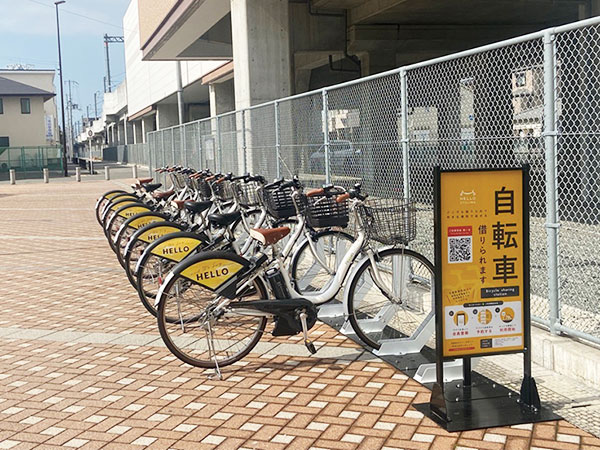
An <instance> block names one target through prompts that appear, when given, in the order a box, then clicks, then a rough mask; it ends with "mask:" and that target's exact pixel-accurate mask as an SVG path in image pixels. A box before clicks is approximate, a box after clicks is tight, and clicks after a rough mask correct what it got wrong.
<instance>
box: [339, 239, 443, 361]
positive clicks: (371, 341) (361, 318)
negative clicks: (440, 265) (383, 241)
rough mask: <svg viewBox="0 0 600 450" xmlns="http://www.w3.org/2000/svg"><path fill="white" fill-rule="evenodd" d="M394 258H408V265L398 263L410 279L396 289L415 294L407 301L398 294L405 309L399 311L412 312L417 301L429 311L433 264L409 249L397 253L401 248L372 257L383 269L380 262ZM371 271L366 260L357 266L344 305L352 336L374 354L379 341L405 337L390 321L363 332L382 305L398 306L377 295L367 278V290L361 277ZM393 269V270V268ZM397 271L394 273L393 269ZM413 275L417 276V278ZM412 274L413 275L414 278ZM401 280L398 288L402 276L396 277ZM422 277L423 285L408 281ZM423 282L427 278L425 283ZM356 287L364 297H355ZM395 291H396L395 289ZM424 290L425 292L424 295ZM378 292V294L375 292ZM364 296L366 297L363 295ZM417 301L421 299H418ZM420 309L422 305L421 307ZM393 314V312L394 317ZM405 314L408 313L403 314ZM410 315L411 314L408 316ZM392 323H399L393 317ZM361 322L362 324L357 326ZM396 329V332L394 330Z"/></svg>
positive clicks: (364, 280) (374, 286) (432, 285)
mask: <svg viewBox="0 0 600 450" xmlns="http://www.w3.org/2000/svg"><path fill="white" fill-rule="evenodd" d="M395 255H398V256H400V257H402V258H408V263H409V264H410V266H409V265H407V264H406V262H407V261H402V264H403V265H402V266H401V267H403V268H404V269H406V268H407V267H409V268H410V271H411V276H410V277H407V279H410V278H411V277H412V279H411V281H410V282H411V285H406V286H400V288H399V289H401V290H402V291H404V290H406V291H413V292H415V298H414V299H410V298H407V297H404V295H403V294H402V293H401V294H400V295H401V299H402V301H403V303H405V306H404V307H403V308H406V309H408V308H415V305H416V304H418V303H419V301H427V302H428V303H429V305H428V307H429V308H431V309H433V301H434V298H433V295H434V293H433V287H434V267H433V264H432V263H431V262H430V261H429V260H428V259H427V258H425V256H423V255H421V254H420V253H417V252H415V251H413V250H409V249H401V248H387V249H383V250H381V251H379V252H378V253H377V255H376V257H377V258H378V261H377V263H378V264H381V265H382V266H383V264H384V263H382V261H383V259H384V258H389V257H390V256H392V257H393V256H395ZM391 263H392V266H391V272H392V283H393V287H392V290H393V289H394V287H395V286H396V282H395V281H394V280H393V279H394V271H395V269H394V262H393V260H392V262H391ZM370 267H371V261H370V260H369V259H368V258H364V259H362V260H361V261H360V262H359V263H358V266H357V267H356V269H355V270H354V271H353V273H352V275H351V280H350V283H349V286H348V290H347V292H346V296H345V301H346V302H347V308H348V319H349V321H350V324H351V325H352V329H353V330H354V332H355V333H356V335H357V336H358V337H359V338H360V339H361V340H362V341H363V342H364V343H365V344H367V345H368V346H370V347H372V348H374V349H376V350H378V349H379V348H380V347H381V343H380V342H381V341H382V340H387V339H395V338H401V337H406V336H407V333H405V332H403V331H402V330H401V329H400V328H401V327H402V324H399V323H398V322H396V321H394V320H393V319H391V320H389V321H387V323H386V324H385V326H384V327H383V328H381V325H379V328H377V327H375V328H371V329H370V330H366V328H367V322H366V320H373V318H374V317H377V314H378V313H380V312H381V311H383V305H385V303H386V302H387V303H389V304H390V305H392V306H393V305H395V306H396V307H399V306H400V305H399V304H395V303H394V302H393V301H391V300H390V299H389V298H387V297H386V296H385V295H383V294H381V291H380V290H379V289H378V288H377V286H376V285H375V283H374V282H373V279H372V276H371V275H368V277H369V278H370V279H371V281H370V283H371V285H370V286H369V284H368V283H369V280H368V279H367V278H364V279H363V275H364V274H365V271H367V270H369V269H370ZM396 267H397V266H396ZM396 270H397V269H396ZM404 271H405V270H402V271H401V272H404ZM417 271H418V272H419V273H418V274H416V273H417ZM415 274H416V275H415ZM400 277H401V280H399V281H400V283H399V284H400V285H402V281H403V280H402V278H404V275H402V274H401V275H400ZM421 277H422V279H423V281H422V282H421V281H419V282H417V281H414V282H413V281H412V280H417V279H418V280H420V279H421ZM427 278H429V279H428V280H427ZM359 283H361V286H360V288H359V289H360V290H361V291H363V292H364V293H361V294H360V295H358V293H357V287H358V286H359ZM396 289H398V288H397V287H396ZM427 289H428V291H427ZM378 291H379V292H378ZM418 291H422V292H418ZM366 294H368V295H366ZM418 297H421V298H420V299H419V298H418ZM362 299H364V300H365V304H364V306H363V305H362V304H361V303H360V300H362ZM366 301H368V302H370V305H375V306H371V307H372V308H373V309H372V310H369V304H367V303H366ZM377 301H379V302H380V303H377ZM411 302H412V303H413V305H412V307H411V305H409V303H411ZM379 304H381V305H382V307H381V308H380V309H379V311H377V312H376V309H377V308H379V306H378V305H379ZM422 306H423V305H422ZM396 313H397V310H396V312H395V313H394V314H396ZM407 314H408V313H407ZM411 314H412V313H411ZM424 315H425V314H424V313H422V314H421V316H424ZM415 317H418V316H417V314H415ZM394 319H397V320H401V319H398V318H396V317H395V315H394ZM361 322H362V324H361ZM390 323H392V324H393V326H390V325H389V324H390ZM404 325H405V326H406V325H408V324H407V323H404ZM394 327H397V328H394ZM410 327H411V328H413V329H414V328H415V327H414V326H412V325H411V326H410Z"/></svg>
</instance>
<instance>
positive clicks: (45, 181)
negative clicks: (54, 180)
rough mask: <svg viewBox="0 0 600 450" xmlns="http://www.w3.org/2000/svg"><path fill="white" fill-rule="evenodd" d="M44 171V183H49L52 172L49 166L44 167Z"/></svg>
mask: <svg viewBox="0 0 600 450" xmlns="http://www.w3.org/2000/svg"><path fill="white" fill-rule="evenodd" d="M43 172H44V183H48V182H49V181H50V172H49V171H48V168H47V167H44V169H43Z"/></svg>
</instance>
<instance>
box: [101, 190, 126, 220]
mask: <svg viewBox="0 0 600 450" xmlns="http://www.w3.org/2000/svg"><path fill="white" fill-rule="evenodd" d="M119 194H127V192H125V191H124V190H122V189H113V190H112V191H108V192H105V193H104V194H102V196H100V198H99V199H98V200H97V201H96V206H95V207H94V209H95V211H96V220H97V221H98V223H99V224H100V225H102V221H101V220H100V214H101V213H102V210H103V209H104V207H105V206H106V205H107V204H108V203H109V202H110V201H111V199H112V198H113V197H115V196H117V195H119Z"/></svg>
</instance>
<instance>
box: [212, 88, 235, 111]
mask: <svg viewBox="0 0 600 450" xmlns="http://www.w3.org/2000/svg"><path fill="white" fill-rule="evenodd" d="M234 91H235V90H234V86H233V80H228V81H225V82H223V83H214V84H209V85H208V93H209V99H210V115H211V116H213V117H214V116H217V115H219V114H223V113H226V112H229V111H233V110H234V109H235V92H234Z"/></svg>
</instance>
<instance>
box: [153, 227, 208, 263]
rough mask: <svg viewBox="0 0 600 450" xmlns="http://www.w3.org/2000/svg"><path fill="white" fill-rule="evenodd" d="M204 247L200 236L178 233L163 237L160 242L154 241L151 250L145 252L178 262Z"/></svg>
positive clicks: (204, 243)
mask: <svg viewBox="0 0 600 450" xmlns="http://www.w3.org/2000/svg"><path fill="white" fill-rule="evenodd" d="M205 245H206V242H205V241H204V239H202V236H199V235H198V234H196V233H189V232H180V233H173V234H169V235H166V236H164V238H162V239H160V241H154V243H153V244H152V248H150V247H148V249H147V250H146V251H149V252H150V253H151V254H153V255H156V256H160V257H161V258H165V259H168V260H171V261H176V262H180V261H182V260H183V259H184V258H185V257H187V256H188V255H190V254H191V253H192V252H193V251H195V250H196V249H197V248H198V247H203V246H205Z"/></svg>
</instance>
